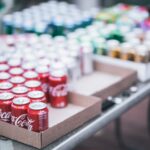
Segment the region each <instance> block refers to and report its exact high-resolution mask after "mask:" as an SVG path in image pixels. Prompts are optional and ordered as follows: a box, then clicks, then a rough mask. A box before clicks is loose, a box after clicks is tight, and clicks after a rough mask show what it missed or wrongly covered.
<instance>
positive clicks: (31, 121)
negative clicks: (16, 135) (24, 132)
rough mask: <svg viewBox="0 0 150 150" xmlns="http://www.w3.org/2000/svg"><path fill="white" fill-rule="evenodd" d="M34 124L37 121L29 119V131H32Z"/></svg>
mask: <svg viewBox="0 0 150 150" xmlns="http://www.w3.org/2000/svg"><path fill="white" fill-rule="evenodd" d="M33 122H35V120H32V119H31V118H29V117H28V118H27V128H28V130H30V131H32V129H33V125H32V124H33Z"/></svg>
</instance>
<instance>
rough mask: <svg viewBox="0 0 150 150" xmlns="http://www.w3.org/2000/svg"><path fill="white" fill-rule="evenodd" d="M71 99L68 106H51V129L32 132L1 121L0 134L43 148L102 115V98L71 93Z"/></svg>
mask: <svg viewBox="0 0 150 150" xmlns="http://www.w3.org/2000/svg"><path fill="white" fill-rule="evenodd" d="M69 100H70V104H69V105H68V106H67V107H66V108H63V109H54V108H51V107H49V129H47V130H45V131H44V132H41V133H36V132H31V131H28V130H26V129H23V128H20V127H17V126H14V125H11V124H9V123H5V122H2V121H0V135H2V136H5V137H8V138H10V139H14V140H16V141H19V142H22V143H24V144H28V145H31V146H33V147H36V148H42V147H45V146H46V145H48V144H50V143H51V142H53V141H54V140H56V139H58V138H60V137H61V136H63V135H65V134H66V133H68V132H70V131H71V130H73V129H75V128H77V127H79V126H81V125H82V124H83V123H85V122H86V121H88V120H90V119H92V118H93V117H95V116H97V115H100V110H101V109H100V108H101V100H100V99H99V98H96V97H93V96H82V95H80V94H75V93H70V94H69ZM58 116H59V117H58Z"/></svg>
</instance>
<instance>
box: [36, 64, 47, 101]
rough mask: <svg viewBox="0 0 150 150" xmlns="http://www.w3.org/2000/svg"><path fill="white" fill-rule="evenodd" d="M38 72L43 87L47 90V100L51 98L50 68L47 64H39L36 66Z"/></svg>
mask: <svg viewBox="0 0 150 150" xmlns="http://www.w3.org/2000/svg"><path fill="white" fill-rule="evenodd" d="M36 72H37V73H38V77H39V79H40V81H41V83H42V89H43V91H44V92H45V95H46V98H47V100H49V85H48V81H49V69H48V67H46V66H39V67H37V68H36Z"/></svg>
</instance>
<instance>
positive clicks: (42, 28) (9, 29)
mask: <svg viewBox="0 0 150 150" xmlns="http://www.w3.org/2000/svg"><path fill="white" fill-rule="evenodd" d="M96 12H97V9H92V10H91V11H81V10H80V9H79V8H78V7H77V6H76V5H74V4H69V3H67V2H57V1H48V2H45V3H41V4H39V5H37V6H32V7H30V8H26V9H24V10H22V11H18V12H14V13H13V14H10V15H6V16H4V18H3V29H4V32H5V33H7V34H13V33H24V32H27V33H37V34H43V33H49V34H51V35H53V36H56V35H66V34H67V33H68V32H72V31H74V30H75V29H77V28H80V27H86V26H88V25H90V24H91V23H92V21H93V17H94V16H95V13H96Z"/></svg>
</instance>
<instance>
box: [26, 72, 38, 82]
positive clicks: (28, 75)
mask: <svg viewBox="0 0 150 150" xmlns="http://www.w3.org/2000/svg"><path fill="white" fill-rule="evenodd" d="M23 76H24V78H25V79H26V80H27V81H28V80H38V79H39V78H38V74H37V73H36V72H35V71H27V72H25V73H24V74H23Z"/></svg>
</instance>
